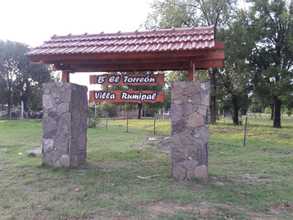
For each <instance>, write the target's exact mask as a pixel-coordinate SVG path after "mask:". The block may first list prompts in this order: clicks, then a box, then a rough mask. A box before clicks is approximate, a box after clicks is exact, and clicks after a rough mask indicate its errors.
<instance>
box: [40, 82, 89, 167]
mask: <svg viewBox="0 0 293 220" xmlns="http://www.w3.org/2000/svg"><path fill="white" fill-rule="evenodd" d="M43 112H44V115H43V140H42V154H43V158H42V159H43V164H44V165H48V166H51V167H66V168H69V167H78V166H79V165H81V164H82V163H84V162H85V160H86V144H87V113H88V102H87V88H86V87H84V86H79V85H75V84H71V83H66V82H52V83H46V84H44V85H43Z"/></svg>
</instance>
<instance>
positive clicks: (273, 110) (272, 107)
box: [271, 104, 275, 120]
mask: <svg viewBox="0 0 293 220" xmlns="http://www.w3.org/2000/svg"><path fill="white" fill-rule="evenodd" d="M274 112H275V106H274V104H271V120H274Z"/></svg>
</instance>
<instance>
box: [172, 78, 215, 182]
mask: <svg viewBox="0 0 293 220" xmlns="http://www.w3.org/2000/svg"><path fill="white" fill-rule="evenodd" d="M209 90H210V86H209V82H206V83H200V82H199V81H180V82H174V83H173V85H172V98H171V122H172V136H171V138H170V139H169V146H170V147H171V161H172V176H173V177H174V178H175V179H176V180H190V179H192V178H198V179H201V180H203V181H207V179H208V126H207V124H208V108H209V97H210V95H209Z"/></svg>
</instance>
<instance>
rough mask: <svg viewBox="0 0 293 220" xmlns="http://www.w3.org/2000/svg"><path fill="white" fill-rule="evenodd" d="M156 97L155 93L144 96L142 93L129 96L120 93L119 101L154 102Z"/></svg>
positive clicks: (125, 93)
mask: <svg viewBox="0 0 293 220" xmlns="http://www.w3.org/2000/svg"><path fill="white" fill-rule="evenodd" d="M156 97H157V93H156V92H154V93H152V94H144V93H138V94H129V93H127V92H122V93H121V99H122V100H131V101H133V100H135V101H146V100H148V101H155V100H156Z"/></svg>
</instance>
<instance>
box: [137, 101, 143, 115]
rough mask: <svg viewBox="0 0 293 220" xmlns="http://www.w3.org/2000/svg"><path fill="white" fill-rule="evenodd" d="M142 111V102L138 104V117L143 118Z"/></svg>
mask: <svg viewBox="0 0 293 220" xmlns="http://www.w3.org/2000/svg"><path fill="white" fill-rule="evenodd" d="M141 113H142V103H139V104H138V115H137V119H141Z"/></svg>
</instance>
